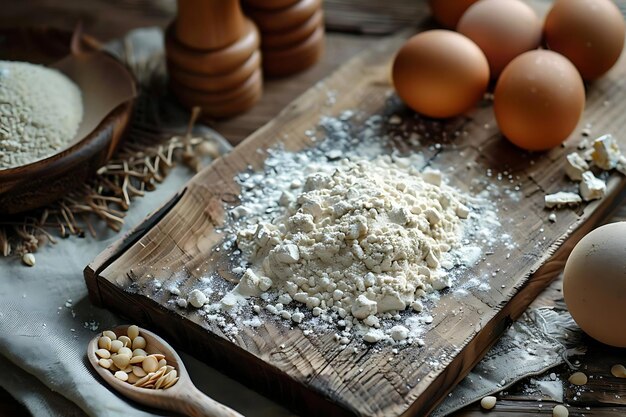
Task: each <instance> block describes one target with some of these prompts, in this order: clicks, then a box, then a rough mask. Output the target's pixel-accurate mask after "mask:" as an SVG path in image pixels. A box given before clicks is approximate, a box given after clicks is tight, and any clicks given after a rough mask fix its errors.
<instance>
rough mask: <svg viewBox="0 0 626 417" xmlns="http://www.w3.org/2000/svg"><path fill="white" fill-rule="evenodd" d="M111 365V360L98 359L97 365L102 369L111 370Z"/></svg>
mask: <svg viewBox="0 0 626 417" xmlns="http://www.w3.org/2000/svg"><path fill="white" fill-rule="evenodd" d="M112 364H113V361H112V360H111V359H104V358H103V359H100V360H98V365H100V366H101V367H103V368H106V369H109V368H111V365H112Z"/></svg>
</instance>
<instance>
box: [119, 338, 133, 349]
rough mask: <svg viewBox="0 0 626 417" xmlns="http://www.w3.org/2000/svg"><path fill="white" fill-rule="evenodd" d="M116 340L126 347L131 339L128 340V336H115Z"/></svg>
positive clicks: (130, 342)
mask: <svg viewBox="0 0 626 417" xmlns="http://www.w3.org/2000/svg"><path fill="white" fill-rule="evenodd" d="M117 340H119V341H120V342H122V343H123V344H124V347H128V346H130V345H131V344H132V341H131V340H130V337H128V336H120V337H118V338H117Z"/></svg>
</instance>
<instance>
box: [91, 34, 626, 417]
mask: <svg viewBox="0 0 626 417" xmlns="http://www.w3.org/2000/svg"><path fill="white" fill-rule="evenodd" d="M405 37H406V36H404V35H403V36H396V37H393V38H389V39H386V40H383V41H381V42H379V43H377V44H375V45H373V46H372V48H371V49H370V50H368V51H367V52H366V53H363V54H361V55H359V56H357V57H355V58H354V59H352V60H351V61H349V62H348V63H346V64H345V65H344V66H343V67H341V68H340V69H339V70H338V71H337V72H336V73H335V74H333V75H332V76H330V77H329V78H328V79H326V80H325V81H324V82H322V83H320V84H318V85H316V86H315V87H313V88H312V89H311V90H309V91H308V92H306V93H305V94H304V95H303V96H301V97H300V98H299V99H297V100H296V101H294V102H293V103H292V104H291V105H289V106H288V107H287V108H286V109H285V110H284V111H283V112H282V113H281V114H280V115H279V116H277V117H276V118H275V119H274V120H272V121H271V122H270V123H268V124H267V125H266V126H264V127H263V128H261V129H259V130H258V131H257V132H256V133H254V134H253V135H252V136H250V137H249V138H248V139H247V140H246V141H245V142H244V143H242V144H241V145H239V146H238V147H237V148H236V149H235V151H233V152H232V153H231V154H229V155H227V156H225V157H223V158H221V159H219V160H217V161H216V162H215V163H213V164H212V165H211V166H210V167H208V168H207V169H205V170H203V171H202V172H200V173H199V174H197V175H196V176H195V177H194V178H193V179H192V180H191V181H190V182H189V183H188V184H187V185H186V186H185V187H184V188H183V189H182V190H180V192H179V193H178V194H177V195H176V196H175V197H174V198H173V199H172V200H171V201H170V202H168V203H167V204H166V205H165V206H163V208H162V209H160V210H159V211H158V212H156V213H154V214H152V215H151V216H150V217H148V218H147V219H146V220H145V221H144V222H143V223H142V224H141V225H139V226H138V227H137V228H136V229H135V230H134V231H133V232H132V233H130V234H128V235H127V236H125V237H124V238H122V239H121V240H119V241H118V242H117V243H115V244H114V245H112V246H111V247H109V248H108V249H106V250H105V251H104V252H103V253H102V254H100V255H99V256H98V257H97V258H96V259H95V260H94V261H93V262H92V263H91V264H90V265H89V266H88V267H87V268H86V269H85V280H86V283H87V286H88V288H89V293H90V297H91V300H92V302H93V303H95V304H97V305H100V306H104V307H106V308H109V309H111V310H113V311H116V312H119V313H121V314H123V315H125V316H126V317H128V318H129V319H130V320H131V321H133V322H136V323H137V324H139V325H142V326H145V327H147V328H150V329H152V330H154V331H157V332H159V333H160V334H161V335H162V336H164V337H165V338H166V339H167V340H168V341H170V342H172V343H174V344H175V345H176V346H178V347H179V348H181V349H183V350H185V351H188V352H190V353H192V354H193V355H195V356H197V357H198V358H200V359H202V360H204V361H206V362H207V363H209V364H211V365H214V366H216V367H218V368H219V369H221V370H223V371H224V372H226V373H228V374H230V375H232V376H235V377H237V378H238V379H239V380H240V381H242V382H244V383H245V384H247V385H249V386H250V387H252V388H254V389H257V390H259V391H261V392H263V393H265V394H267V395H270V396H272V397H274V398H275V399H277V401H279V402H280V403H282V404H285V405H287V406H290V407H292V408H293V409H294V410H296V411H297V412H299V413H302V414H307V415H312V416H321V415H360V416H400V415H402V416H409V415H415V416H423V415H426V414H427V413H429V412H430V411H431V410H432V409H433V408H434V407H435V405H436V404H437V403H439V402H440V401H441V400H442V399H443V398H444V396H445V395H447V393H448V392H449V391H450V390H451V389H452V388H453V387H454V385H455V384H456V383H457V382H458V381H459V380H460V379H462V378H463V377H464V376H465V375H466V374H467V372H468V371H469V370H470V369H471V368H472V366H473V365H474V364H476V363H477V362H478V361H479V360H480V358H481V357H482V356H483V355H484V353H485V352H486V351H487V350H488V349H489V347H490V346H491V345H492V344H493V343H494V342H495V341H496V340H497V338H498V337H499V335H500V334H501V333H502V332H503V330H504V329H505V328H506V326H507V325H508V324H509V323H510V322H511V320H515V319H516V318H517V317H519V315H520V314H521V313H522V312H523V311H524V310H525V309H526V307H527V306H528V304H529V303H530V302H531V301H532V300H533V299H534V298H535V297H536V296H537V294H539V292H540V291H541V290H542V289H543V288H544V287H545V286H546V285H547V284H548V283H549V282H550V281H551V280H552V279H553V278H555V277H556V276H557V275H558V274H559V273H560V271H561V270H562V268H563V265H564V262H565V260H566V258H567V255H568V254H569V252H570V251H571V249H572V248H573V246H574V245H575V243H576V242H577V241H578V240H579V239H580V238H581V237H582V236H584V234H585V233H587V232H588V231H589V230H591V229H592V227H593V225H594V224H596V223H597V222H598V221H600V220H601V219H602V218H603V217H604V216H605V215H606V214H607V212H608V211H609V210H610V209H611V208H612V207H614V205H615V204H617V203H618V202H619V201H620V200H621V198H620V197H621V191H622V190H623V189H624V185H625V184H626V181H625V180H624V177H623V176H620V175H619V174H614V175H613V176H611V177H610V179H609V181H608V190H607V196H606V197H605V198H604V199H602V200H600V201H596V202H593V203H591V204H588V205H583V206H581V207H579V208H578V209H575V210H572V209H563V210H559V211H558V212H557V221H556V223H551V222H549V221H548V215H549V214H550V212H549V211H547V210H545V209H544V202H543V198H544V194H545V193H552V192H556V191H561V190H572V189H575V187H574V186H573V184H572V183H570V182H569V181H568V180H567V179H566V178H565V176H564V171H563V169H564V168H563V165H564V164H563V162H564V157H565V155H566V154H567V153H569V152H571V151H572V150H574V149H575V147H576V144H577V143H578V141H579V140H580V138H581V131H582V129H583V127H585V126H586V125H587V124H589V125H590V126H591V127H590V129H591V130H592V132H593V136H599V135H600V134H604V133H613V134H614V135H615V136H616V137H617V138H618V140H619V142H620V145H621V146H622V148H623V149H626V136H625V135H624V134H623V128H624V126H625V123H626V115H625V114H624V111H623V108H622V105H623V103H624V100H625V99H626V93H625V91H624V86H623V81H622V80H623V79H625V78H626V59H624V58H623V59H622V60H621V61H620V63H619V64H618V67H616V68H615V69H613V70H612V71H611V72H610V73H609V74H608V75H607V76H606V77H604V78H603V79H601V80H599V81H597V82H595V83H593V84H591V85H589V86H588V89H587V108H586V110H585V114H584V119H583V120H582V121H581V123H580V125H579V128H578V129H577V130H576V131H575V132H574V133H573V134H572V137H571V139H570V140H569V141H568V144H567V146H566V147H565V148H557V149H554V150H552V151H550V152H548V153H543V154H528V153H523V152H521V151H520V150H518V149H516V148H514V147H513V146H512V145H510V144H509V143H508V142H507V141H506V140H504V139H503V138H502V137H501V136H500V135H499V133H498V130H497V127H496V125H495V120H494V117H493V113H492V108H491V106H490V104H489V103H487V102H485V103H481V105H480V106H479V107H478V108H477V109H475V110H474V111H473V112H471V113H469V114H467V115H465V116H463V117H459V118H455V119H452V120H449V121H446V122H441V123H435V122H432V121H423V125H424V126H426V128H427V129H429V130H430V131H431V133H432V135H431V137H441V136H442V133H441V132H442V131H445V132H447V133H448V134H447V138H448V139H446V140H444V141H443V142H442V144H443V146H442V147H441V149H436V148H435V147H434V146H431V145H433V144H434V141H433V142H428V141H427V140H426V141H423V143H422V145H423V146H422V147H421V148H420V149H419V150H420V151H421V152H423V153H424V154H425V156H426V157H427V158H429V159H431V163H432V164H433V165H434V166H436V167H440V168H444V169H446V173H447V175H448V177H449V178H450V181H451V184H452V185H454V186H456V187H458V188H460V189H463V190H467V189H469V187H470V185H473V190H474V191H475V192H476V191H479V190H480V189H481V188H484V187H487V186H493V187H496V188H497V187H500V188H501V189H505V188H506V189H513V188H514V187H519V189H518V190H516V192H519V196H520V198H519V200H518V201H514V200H511V199H507V198H501V199H497V200H496V201H495V203H496V205H497V206H498V208H499V216H500V219H501V222H502V223H503V228H504V229H505V230H504V231H505V232H506V233H508V234H509V235H510V236H511V239H512V241H513V242H514V243H515V247H514V248H512V249H510V248H509V249H507V248H504V247H498V248H496V249H495V250H494V251H493V253H489V254H485V259H484V260H483V261H482V262H480V263H479V264H478V265H477V266H476V267H474V268H473V269H472V271H471V274H473V275H476V276H484V277H488V278H485V279H488V280H489V282H490V288H491V289H490V290H488V291H477V290H472V289H470V290H469V293H468V294H467V295H465V296H464V297H462V298H459V297H458V296H455V295H454V294H452V292H448V293H445V294H444V295H443V296H442V299H441V301H440V302H439V303H438V304H437V306H436V307H435V308H434V310H433V311H432V315H433V317H434V322H433V323H432V324H431V325H430V327H429V328H428V330H427V332H426V333H425V334H424V335H423V340H424V342H425V346H424V347H418V346H412V347H409V348H405V349H400V351H399V353H398V354H396V355H394V354H392V352H391V349H392V347H391V346H388V345H384V346H377V348H376V349H371V348H368V347H366V346H365V345H364V344H363V343H362V342H359V341H358V340H356V338H355V340H353V341H352V342H351V344H350V345H348V348H346V349H342V346H341V345H340V344H339V343H338V342H336V341H335V340H334V337H333V336H334V332H333V331H328V332H327V333H325V334H323V335H318V334H312V335H309V336H305V335H303V333H302V331H301V330H300V329H299V328H297V327H295V328H291V329H290V328H289V327H288V325H285V322H284V321H282V320H280V319H274V318H272V317H268V316H267V315H265V313H264V312H262V313H261V316H262V318H263V319H264V324H263V325H262V326H261V327H259V328H257V329H254V328H248V327H242V328H240V329H239V333H238V334H237V335H236V336H232V334H230V333H229V334H225V333H224V332H223V331H222V329H221V328H220V327H219V326H218V325H216V324H214V323H210V322H207V321H205V320H204V319H203V318H201V317H200V316H199V315H197V313H195V312H193V311H189V310H183V309H180V308H177V307H175V306H174V305H173V304H172V303H168V302H167V301H168V300H170V296H169V295H168V293H167V291H165V290H161V291H157V292H154V291H153V290H152V288H154V282H155V280H156V281H158V282H159V283H161V284H162V288H166V287H167V284H168V282H170V281H171V280H173V279H174V277H176V278H180V277H181V276H184V277H185V278H186V279H185V281H184V282H183V284H182V285H181V291H182V292H183V293H184V292H185V288H190V287H192V286H193V284H194V282H195V281H196V280H198V279H199V278H200V277H201V276H203V275H206V274H208V273H211V272H214V271H217V272H218V273H220V274H221V276H223V277H224V279H226V280H233V281H236V278H235V277H234V276H233V275H232V274H231V273H230V271H229V265H228V262H227V261H226V260H225V258H224V255H223V254H222V253H219V252H216V251H215V250H214V249H215V248H216V247H217V246H218V245H219V243H220V242H221V241H222V239H223V236H222V235H220V234H219V233H216V232H215V228H216V227H217V226H219V225H221V224H222V222H223V219H224V217H225V214H226V212H225V208H224V207H225V205H226V204H232V203H235V202H236V201H237V199H238V197H237V196H238V194H239V189H238V186H237V185H236V183H235V182H234V181H233V177H234V176H235V175H236V174H237V173H239V172H241V171H243V170H246V169H247V167H248V166H252V167H254V168H257V169H258V168H259V167H261V166H262V165H263V160H264V152H259V151H258V150H265V149H267V148H270V147H272V146H274V145H276V144H277V143H284V144H285V146H286V148H288V149H289V150H300V149H303V148H305V147H308V146H311V145H312V143H311V142H310V141H309V139H308V138H307V137H306V136H305V134H304V132H305V131H306V130H309V129H314V128H315V126H316V124H317V123H318V121H319V118H320V115H322V114H330V115H336V114H339V113H340V112H341V111H342V110H346V109H358V110H359V112H361V114H363V115H364V116H367V115H373V114H387V115H389V114H392V113H393V114H399V115H401V117H403V118H412V117H413V116H412V115H411V113H410V112H409V111H408V110H407V109H406V108H404V107H403V106H402V105H400V104H397V105H395V107H394V106H393V105H392V106H391V108H390V107H389V104H388V93H389V92H390V90H391V86H390V82H389V69H390V61H391V58H392V56H393V54H394V52H395V51H396V50H397V49H398V47H399V46H400V45H401V44H402V42H403V40H404V38H405ZM329 92H331V93H332V95H333V96H334V97H335V101H334V103H332V104H329V101H328V94H329ZM418 122H419V121H418ZM458 130H461V131H463V130H464V131H466V132H467V135H459V136H458V137H456V136H455V135H454V132H455V131H458ZM488 170H491V172H492V175H491V176H488V175H487V172H488ZM498 173H500V174H502V176H499V175H498ZM509 175H510V176H511V177H510V178H511V179H512V181H513V182H512V183H509V182H508V181H509ZM508 254H510V255H509V256H507V255H508ZM496 269H497V270H498V272H497V273H496V274H493V276H492V273H493V272H494V271H495V270H496ZM459 307H462V309H459ZM452 310H457V312H456V314H451V313H450V312H451V311H452ZM353 347H356V348H357V351H358V353H356V354H355V353H354V350H353ZM390 358H391V360H390Z"/></svg>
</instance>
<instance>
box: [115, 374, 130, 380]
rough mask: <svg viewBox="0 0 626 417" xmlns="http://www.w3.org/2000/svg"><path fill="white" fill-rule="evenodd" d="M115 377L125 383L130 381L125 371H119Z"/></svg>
mask: <svg viewBox="0 0 626 417" xmlns="http://www.w3.org/2000/svg"><path fill="white" fill-rule="evenodd" d="M115 377H116V378H117V379H119V380H120V381H124V382H126V381H128V374H127V373H126V372H124V371H117V372H116V373H115Z"/></svg>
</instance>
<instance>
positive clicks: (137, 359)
mask: <svg viewBox="0 0 626 417" xmlns="http://www.w3.org/2000/svg"><path fill="white" fill-rule="evenodd" d="M144 359H146V357H145V356H133V357H132V358H130V363H131V364H132V365H136V364H138V363H141V362H143V360H144Z"/></svg>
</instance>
